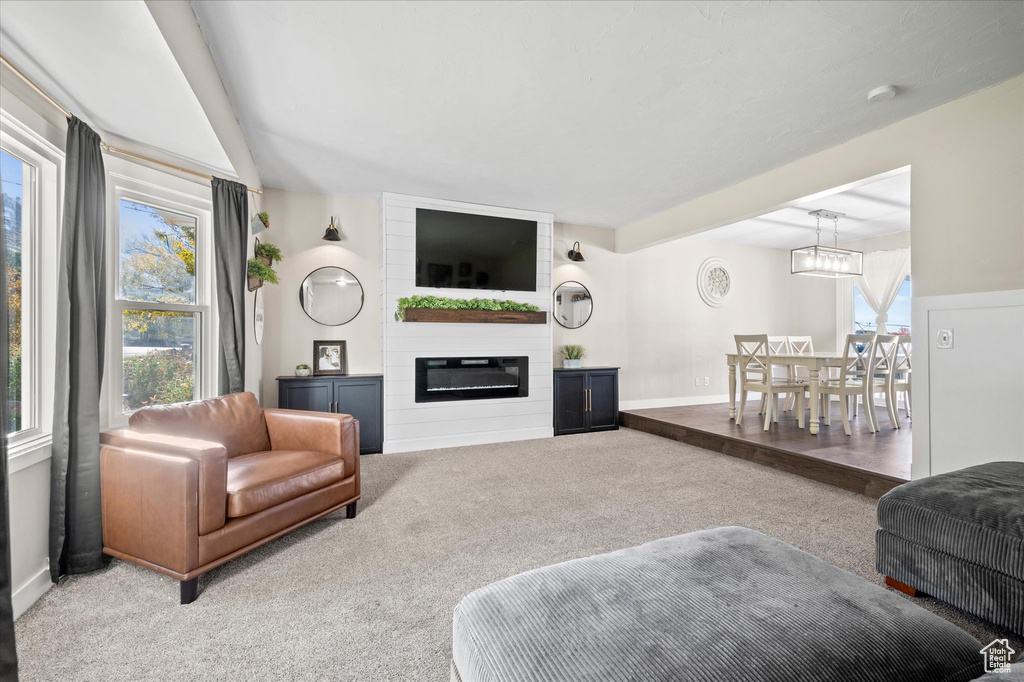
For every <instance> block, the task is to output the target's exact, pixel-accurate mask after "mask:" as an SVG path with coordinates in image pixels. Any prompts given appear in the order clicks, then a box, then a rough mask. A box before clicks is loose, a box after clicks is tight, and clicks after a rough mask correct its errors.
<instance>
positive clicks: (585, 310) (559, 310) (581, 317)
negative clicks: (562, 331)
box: [552, 281, 594, 329]
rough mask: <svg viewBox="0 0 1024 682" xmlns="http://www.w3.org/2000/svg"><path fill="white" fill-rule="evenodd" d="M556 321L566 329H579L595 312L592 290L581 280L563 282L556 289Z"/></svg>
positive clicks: (554, 308) (554, 307) (553, 308)
mask: <svg viewBox="0 0 1024 682" xmlns="http://www.w3.org/2000/svg"><path fill="white" fill-rule="evenodd" d="M552 310H554V317H555V322H557V323H558V324H560V325H562V326H563V327H565V328H566V329H579V328H580V327H582V326H583V325H585V324H586V323H587V321H589V320H590V316H591V315H592V314H593V313H594V299H593V297H592V296H591V295H590V290H589V289H587V288H586V287H585V286H583V285H582V284H580V283H579V282H573V281H569V282H562V283H561V284H559V285H558V287H557V288H556V289H555V304H554V306H552Z"/></svg>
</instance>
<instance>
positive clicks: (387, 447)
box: [384, 426, 555, 454]
mask: <svg viewBox="0 0 1024 682" xmlns="http://www.w3.org/2000/svg"><path fill="white" fill-rule="evenodd" d="M554 435H555V432H554V429H553V428H551V427H550V426H545V427H541V428H536V429H517V430H515V431H484V432H480V433H464V434H456V435H447V436H436V437H432V438H405V439H401V440H386V441H384V453H385V454H388V453H393V452H413V451H415V450H436V449H438V448H455V447H460V446H463V445H485V444H487V443H508V442H511V441H516V440H534V439H536V438H551V437H552V436H554Z"/></svg>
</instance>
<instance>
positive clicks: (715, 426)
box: [620, 398, 911, 497]
mask: <svg viewBox="0 0 1024 682" xmlns="http://www.w3.org/2000/svg"><path fill="white" fill-rule="evenodd" d="M752 400H753V398H752ZM757 406H758V404H757V402H756V401H753V402H748V403H747V411H746V414H745V415H744V418H743V424H742V426H736V423H735V422H734V421H732V420H730V419H729V405H728V404H725V403H722V404H716V405H693V406H690V407H659V408H652V409H645V410H625V411H623V412H622V413H621V416H620V423H621V424H622V425H623V426H625V427H627V428H631V429H637V430H639V431H646V432H648V433H653V434H655V435H659V436H664V437H666V438H672V439H675V440H680V441H683V442H685V443H689V444H691V445H696V446H698V447H702V448H707V449H709V450H715V451H717V452H721V453H723V454H726V455H731V456H733V457H740V458H742V459H748V460H751V461H754V462H758V463H761V464H765V465H767V466H771V467H775V468H777V469H781V470H783V471H788V472H790V473H794V474H798V475H800V476H804V477H806V478H811V479H814V480H816V481H822V482H824V483H829V484H832V485H835V486H839V487H841V488H846V489H847V490H853V491H855V492H858V493H862V494H864V495H868V496H870V497H879V496H881V495H882V494H883V493H885V492H886V491H888V490H890V489H892V488H895V487H896V486H898V485H900V484H901V483H905V482H906V481H909V480H910V459H911V449H910V439H911V424H910V421H909V420H908V419H906V418H905V417H904V415H903V414H902V413H901V414H900V419H901V422H902V427H903V428H901V429H898V430H897V429H894V428H892V424H891V423H890V422H889V416H888V414H887V413H886V411H885V408H882V407H880V408H879V409H878V426H879V429H880V430H879V431H878V432H877V433H871V432H870V431H868V425H867V419H866V417H865V416H864V412H863V410H861V414H860V415H859V416H857V417H854V418H853V419H852V420H851V424H850V427H851V431H852V435H850V436H847V435H846V433H845V432H844V431H843V422H842V419H841V418H840V416H839V404H838V403H833V405H832V425H831V426H825V423H824V420H822V422H821V430H820V432H819V433H818V435H817V436H812V435H811V434H810V433H809V432H808V430H807V428H806V425H805V428H804V429H803V430H801V429H798V428H797V426H796V413H795V412H784V413H783V414H781V415H780V416H779V423H778V424H772V426H771V429H770V430H769V431H767V432H765V431H764V430H763V429H764V418H763V417H762V416H761V415H759V414H757Z"/></svg>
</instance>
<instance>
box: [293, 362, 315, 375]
mask: <svg viewBox="0 0 1024 682" xmlns="http://www.w3.org/2000/svg"><path fill="white" fill-rule="evenodd" d="M312 373H313V370H311V369H310V368H309V365H295V376H297V377H308V376H309V375H310V374H312Z"/></svg>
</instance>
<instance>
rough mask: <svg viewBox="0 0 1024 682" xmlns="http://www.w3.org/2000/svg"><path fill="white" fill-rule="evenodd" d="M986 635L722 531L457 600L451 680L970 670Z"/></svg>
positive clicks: (731, 679) (548, 570) (771, 680)
mask: <svg viewBox="0 0 1024 682" xmlns="http://www.w3.org/2000/svg"><path fill="white" fill-rule="evenodd" d="M980 646H981V645H980V643H979V642H977V641H976V640H975V639H974V638H973V637H971V636H970V635H968V634H967V633H965V632H963V631H962V630H960V629H958V628H956V627H955V626H953V625H952V624H951V623H949V622H947V621H945V620H943V619H941V618H939V617H938V616H936V615H934V614H932V613H930V612H929V611H926V610H924V609H922V608H920V607H918V606H916V605H915V604H913V603H912V602H911V601H909V600H907V599H905V598H903V597H901V596H899V595H896V594H893V593H892V592H890V591H888V590H885V589H883V588H881V587H878V586H877V585H873V584H871V583H869V582H867V581H866V580H863V579H861V578H859V577H857V576H855V575H853V574H851V573H847V572H846V571H843V570H840V569H838V568H836V567H835V566H832V565H830V564H827V563H825V562H824V561H821V560H820V559H817V558H815V557H813V556H811V555H809V554H806V553H804V552H802V551H800V550H798V549H796V548H795V547H792V546H790V545H787V544H786V543H784V542H781V541H779V540H775V539H773V538H770V537H768V536H766V535H762V534H761V533H757V532H755V531H752V530H749V529H746V528H736V527H730V528H717V529H713V530H706V531H700V532H696V533H688V534H686V535H679V536H676V537H672V538H665V539H663V540H656V541H654V542H649V543H647V544H645V545H640V546H639V547H630V548H628V549H623V550H619V551H617V552H611V553H609V554H601V555H598V556H593V557H589V558H586V559H576V560H574V561H568V562H565V563H562V564H556V565H554V566H547V567H545V568H540V569H537V570H534V571H529V572H527V573H523V574H521V575H517V576H513V577H511V578H508V579H506V580H502V581H500V582H497V583H494V584H492V585H488V586H487V587H484V588H481V589H479V590H476V591H475V592H472V593H470V594H469V595H467V596H466V597H465V598H464V599H463V600H462V601H461V602H459V604H458V606H456V608H455V616H454V623H453V642H452V658H453V666H452V668H453V670H452V677H453V679H456V680H458V679H461V680H462V682H526V681H529V682H575V681H580V680H636V681H640V680H643V681H645V682H647V681H650V682H658V681H666V682H667V681H668V680H674V681H681V682H682V681H688V680H693V681H699V682H741V681H742V682H751V681H753V680H758V681H761V682H776V681H777V682H783V681H784V682H801V681H802V682H812V681H813V682H832V681H835V682H840V681H842V682H858V681H865V682H866V681H868V680H870V681H875V680H886V681H887V682H909V681H911V680H914V681H918V680H919V681H921V682H924V681H925V680H927V681H928V682H938V681H940V680H944V681H946V682H953V681H954V680H971V679H974V678H976V677H978V676H979V675H981V673H982V666H981V656H980V655H979V649H980Z"/></svg>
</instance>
